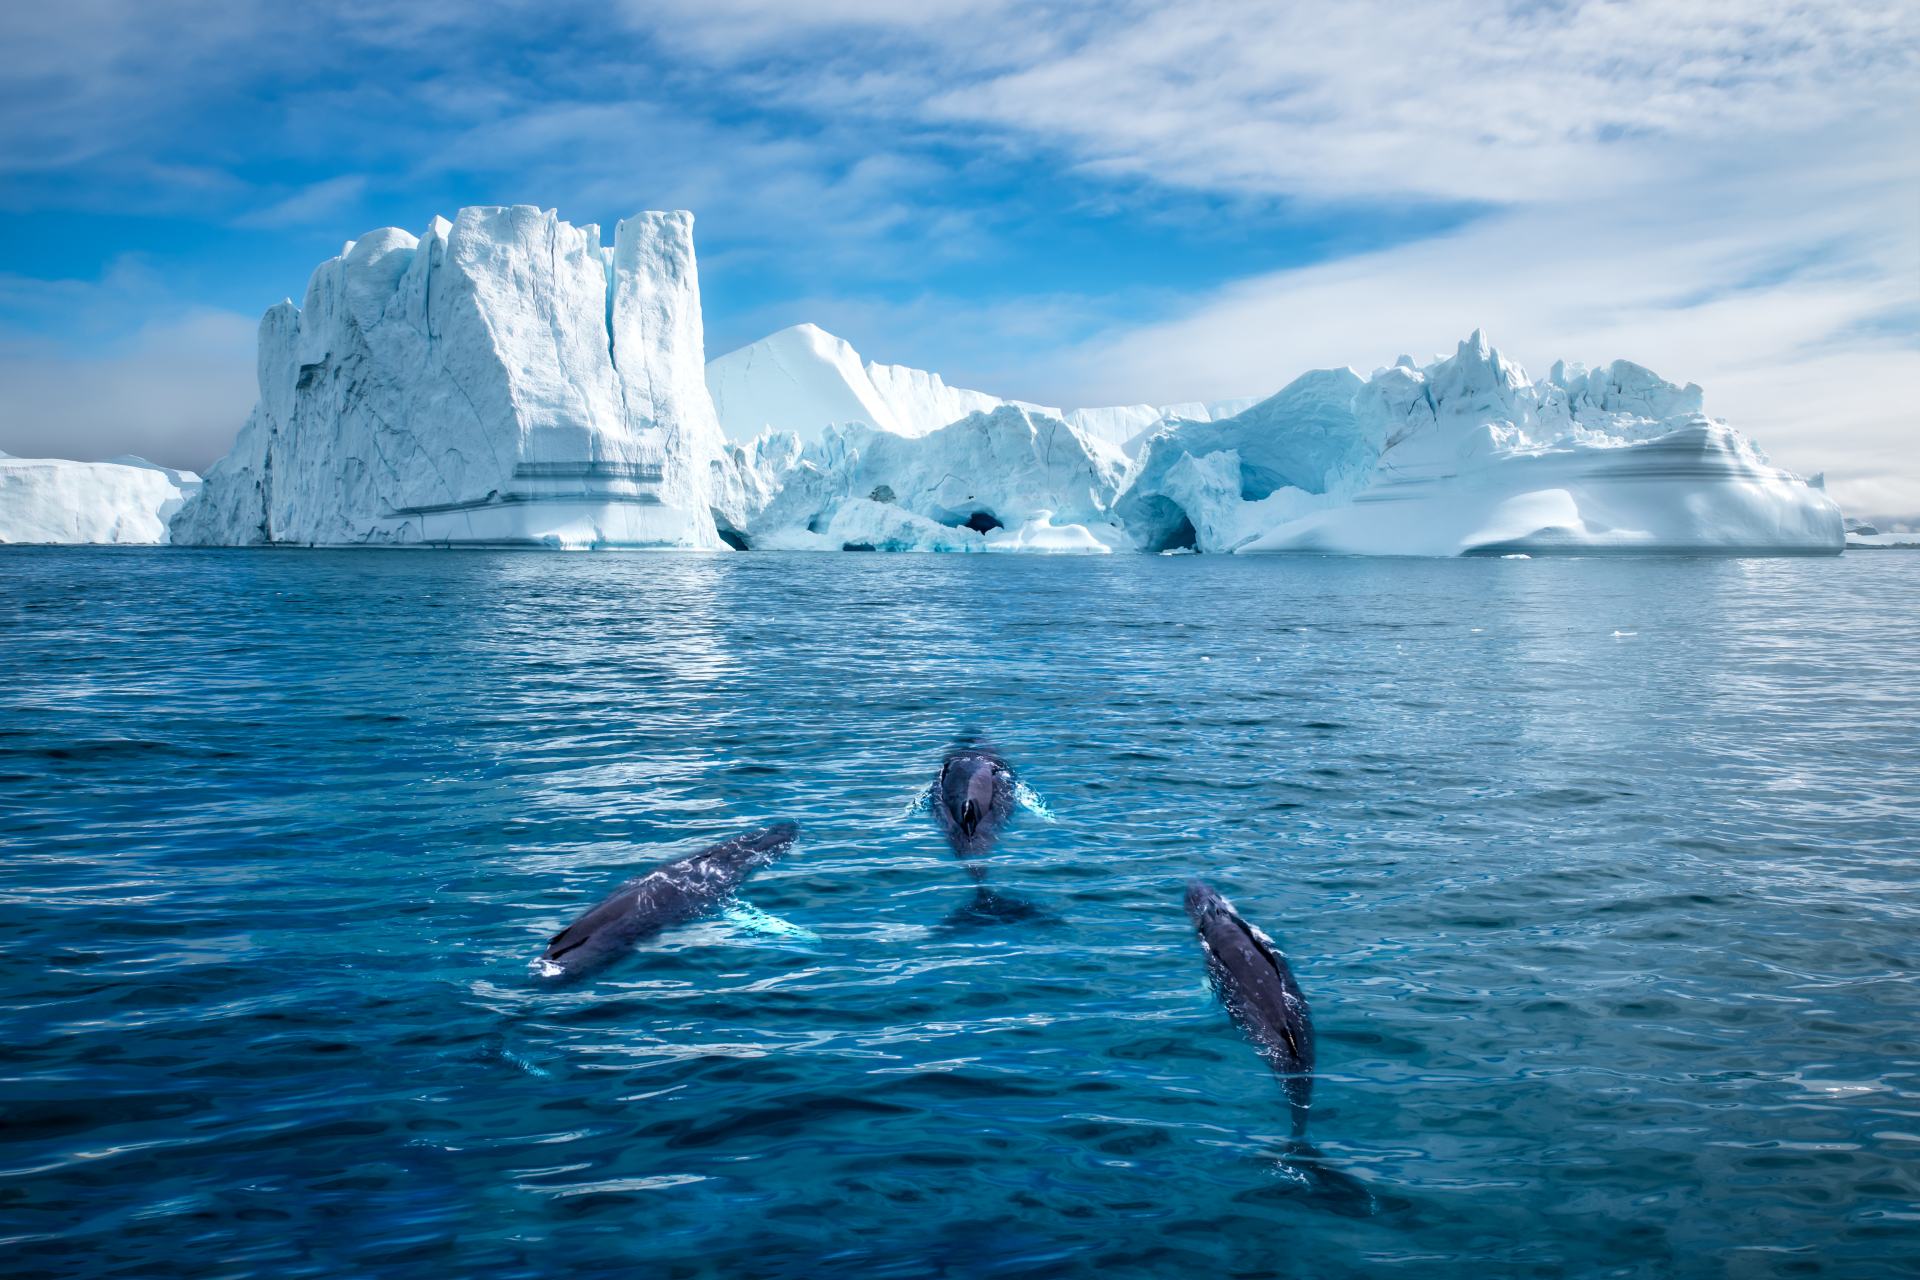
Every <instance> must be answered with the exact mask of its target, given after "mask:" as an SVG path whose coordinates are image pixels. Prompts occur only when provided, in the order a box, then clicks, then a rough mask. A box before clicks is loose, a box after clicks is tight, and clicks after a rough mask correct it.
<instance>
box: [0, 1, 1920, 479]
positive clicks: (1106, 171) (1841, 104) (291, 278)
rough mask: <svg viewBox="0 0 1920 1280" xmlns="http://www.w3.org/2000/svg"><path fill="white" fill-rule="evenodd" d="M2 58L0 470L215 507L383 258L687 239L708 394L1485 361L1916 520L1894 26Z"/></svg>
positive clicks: (688, 4) (682, 27) (341, 38)
mask: <svg viewBox="0 0 1920 1280" xmlns="http://www.w3.org/2000/svg"><path fill="white" fill-rule="evenodd" d="M0 48H5V49H7V50H8V51H9V52H8V56H7V57H6V58H5V59H4V60H0V63H3V65H0V450H3V451H6V452H9V453H14V454H18V455H22V456H63V457H80V458H101V457H110V456H114V455H117V454H122V453H128V452H132V453H139V454H142V455H144V456H147V457H149V458H152V459H154V460H156V461H160V462H164V463H167V464H170V465H176V466H188V467H193V468H196V469H199V468H204V467H205V466H206V465H207V464H208V463H210V462H211V461H212V460H213V459H214V458H215V457H217V456H219V455H220V454H221V453H223V452H224V451H225V450H226V448H227V446H228V445H229V444H230V443H231V441H232V438H233V435H234V433H235V432H236V431H237V430H238V428H239V426H240V424H241V422H242V421H243V420H244V418H245V416H246V414H247V412H248V410H249V409H250V407H251V405H252V402H253V400H254V398H255V383H254V366H253V351H254V336H255V329H256V325H257V323H258V319H259V316H260V314H261V312H263V311H264V310H265V309H266V308H267V307H268V306H270V305H272V304H273V303H275V302H277V301H279V300H280V299H282V298H286V297H292V298H294V299H296V300H298V298H299V297H300V296H301V294H302V292H303V291H304V288H305V284H306V279H307V277H308V275H309V274H310V273H311V271H312V269H313V268H314V266H315V265H317V264H318V263H319V262H321V261H322V260H324V259H325V258H327V257H329V256H331V255H332V254H335V253H337V252H339V250H340V248H341V246H342V244H343V243H344V242H345V241H347V240H349V239H353V238H355V237H357V236H359V235H361V234H363V233H364V232H366V231H368V230H371V229H373V228H375V227H380V226H386V225H397V226H402V227H406V228H408V229H410V230H413V231H415V232H418V231H419V230H420V229H421V228H423V227H424V226H425V225H426V223H427V222H428V220H429V219H430V218H432V217H433V216H434V215H436V214H449V215H450V214H451V213H452V212H453V211H454V210H456V209H457V208H459V207H461V206H463V205H470V204H508V203H524V204H535V205H540V206H542V207H546V208H555V209H558V210H559V211H560V213H561V216H563V217H565V218H567V219H568V220H569V221H572V222H576V223H581V222H597V223H600V224H601V225H602V226H603V227H608V228H610V227H611V225H612V224H613V223H614V222H616V221H617V220H619V219H620V218H622V217H625V216H627V215H629V214H632V213H634V212H636V211H638V210H641V209H647V208H687V209H691V210H693V211H694V213H695V217H696V227H695V235H696V241H697V244H698V249H699V254H700V271H701V281H702V290H703V301H704V306H705V312H706V320H707V348H708V354H709V355H710V356H713V355H719V354H721V353H722V352H724V351H727V350H730V349H732V348H734V347H736V346H739V345H742V344H744V343H747V342H750V341H752V340H754V339H755V338H758V337H761V336H763V335H765V334H767V333H769V332H772V331H773V330H776V329H779V328H782V327H785V326H787V325H790V324H796V323H799V322H802V321H812V322H814V323H817V324H819V325H821V326H823V327H825V328H827V329H829V330H831V331H833V332H835V333H837V334H839V335H841V336H842V337H845V338H846V339H848V340H849V341H850V342H852V343H853V344H854V346H855V347H856V348H858V349H859V350H860V351H861V352H862V353H863V354H864V355H866V356H867V357H868V358H870V359H877V360H882V361H886V362H888V363H898V364H910V365H916V366H919V367H922V368H930V369H935V370H938V371H939V372H940V373H941V374H942V375H943V376H945V377H946V378H947V380H948V381H949V382H951V383H954V384H956V385H961V386H969V387H975V388H978V389H981V390H985V391H989V392H992V393H994V394H997V395H1003V396H1009V397H1017V398H1020V399H1025V400H1031V401H1036V402H1039V403H1043V404H1066V405H1091V404H1113V403H1131V402H1140V401H1146V402H1172V401H1181V400H1195V399H1218V398H1225V397H1230V396H1243V395H1264V394H1267V393H1270V392H1272V391H1274V390H1277V389H1278V388H1279V387H1280V386H1282V385H1284V384H1285V383H1286V382H1288V381H1289V380H1291V379H1292V378H1293V377H1295V376H1296V375H1298V374H1299V373H1301V372H1303V371H1305V370H1307V369H1309V368H1315V367H1327V366H1334V365H1352V366H1353V367H1355V368H1357V369H1359V370H1360V371H1361V372H1362V373H1365V372H1367V371H1369V370H1371V369H1373V368H1375V367H1378V366H1380V365H1384V364H1389V363H1391V362H1392V361H1393V360H1394V359H1395V358H1396V357H1397V356H1399V355H1400V354H1402V353H1407V354H1411V355H1413V356H1415V357H1416V358H1417V359H1421V360H1423V361H1424V360H1425V359H1427V358H1430V357H1432V356H1433V355H1436V354H1439V353H1442V352H1449V351H1451V350H1452V349H1453V347H1454V345H1455V344H1456V343H1457V342H1458V341H1459V340H1460V339H1461V338H1463V337H1465V336H1466V335H1467V334H1468V333H1470V332H1471V331H1472V330H1473V329H1475V328H1484V329H1485V330H1486V332H1487V333H1488V335H1489V337H1490V338H1491V340H1492V341H1493V342H1494V344H1495V345H1496V346H1497V347H1499V348H1500V349H1501V350H1502V352H1503V353H1504V354H1506V355H1508V356H1509V357H1510V358H1514V359H1517V360H1518V361H1519V362H1520V363H1522V364H1523V365H1525V366H1526V367H1527V368H1528V370H1529V371H1530V372H1532V373H1533V374H1535V375H1536V376H1538V375H1539V374H1542V373H1544V372H1545V371H1546V369H1547V368H1548V367H1550V366H1551V364H1552V362H1553V361H1554V360H1556V359H1560V358H1566V359H1568V360H1577V361H1584V362H1586V363H1588V364H1598V363H1603V362H1605V361H1608V360H1612V359H1615V358H1626V359H1631V360H1634V361H1636V362H1638V363H1640V364H1644V365H1647V366H1649V367H1651V368H1653V369H1654V370H1656V371H1658V372H1659V373H1661V374H1662V375H1663V376H1666V377H1668V378H1670V379H1673V380H1674V381H1678V382H1697V383H1700V384H1701V385H1702V386H1703V387H1705V388H1706V396H1707V409H1708V411H1709V412H1710V413H1712V414H1714V415H1715V416H1718V417H1723V418H1726V419H1727V420H1728V421H1730V422H1731V423H1732V424H1733V425H1734V426H1736V427H1738V428H1740V429H1742V430H1744V431H1746V432H1747V433H1748V434H1750V435H1752V436H1753V437H1754V438H1755V439H1757V440H1758V441H1759V443H1760V444H1761V446H1762V447H1763V448H1764V449H1765V450H1766V451H1767V452H1768V453H1770V454H1771V455H1772V456H1773V458H1774V459H1775V460H1776V461H1777V462H1779V463H1781V464H1782V465H1785V466H1788V467H1790V468H1792V469H1794V470H1797V471H1800V472H1802V473H1809V474H1810V473H1814V472H1824V473H1825V474H1826V476H1827V478H1828V481H1827V482H1828V486H1829V490H1830V492H1832V493H1833V494H1834V496H1835V497H1836V498H1837V499H1839V501H1840V502H1841V504H1842V506H1843V507H1844V508H1845V509H1846V510H1847V511H1848V512H1849V514H1858V515H1863V516H1873V515H1879V516H1909V515H1913V514H1915V513H1920V6H1916V5H1914V4H1911V3H1884V4H1883V3H1876V2H1872V0H1867V2H1861V3H1825V2H1816V3H1776V2H1774V0H1748V2H1746V3H1732V2H1725V0H1660V2H1657V3H1656V2H1651V0H1616V2H1612V3H1581V2H1579V0H1568V2H1565V3H1551V2H1549V3H1531V4H1517V5H1506V6H1503V5H1500V4H1497V3H1486V2H1480V3H1472V2H1464V0H1432V2H1430V3H1424V4H1418V5H1408V4H1405V3H1378V2H1375V0H1352V2H1350V3H1344V4H1340V5H1327V4H1322V3H1310V4H1294V3H1278V2H1271V0H1188V2H1186V3H1163V2H1161V0H1115V2H1111V3H1104V4H1093V3H1082V2H1078V0H1023V2H1020V3H1015V2H1012V0H917V2H916V3H912V4H904V3H899V2H898V0H812V2H811V3H796V2H794V0H780V2H775V0H651V2H647V3H642V2H640V0H594V2H593V3H591V4H576V3H574V2H573V0H539V2H537V3H536V2H534V0H466V3H463V4H457V5H400V4H376V3H372V2H371V0H307V2H306V3H303V4H300V5H287V4H282V3H256V2H255V0H168V3H166V4H163V5H156V4H153V3H151V2H150V0H63V3H61V4H59V5H33V4H19V5H8V6H4V8H3V9H0Z"/></svg>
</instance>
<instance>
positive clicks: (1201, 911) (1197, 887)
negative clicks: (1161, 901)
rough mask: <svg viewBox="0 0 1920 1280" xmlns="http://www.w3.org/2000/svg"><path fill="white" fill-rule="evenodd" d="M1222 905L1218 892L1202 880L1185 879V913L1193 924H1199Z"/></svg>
mask: <svg viewBox="0 0 1920 1280" xmlns="http://www.w3.org/2000/svg"><path fill="white" fill-rule="evenodd" d="M1221 905H1222V899H1221V897H1220V895H1219V894H1217V893H1215V892H1214V891H1213V889H1212V888H1211V887H1210V886H1209V885H1208V884H1207V883H1206V882H1205V881H1203V880H1189V881H1187V915H1188V917H1189V918H1191V919H1192V921H1193V923H1194V924H1195V925H1198V924H1200V923H1201V922H1202V921H1204V920H1205V919H1206V918H1207V917H1208V916H1210V915H1212V914H1213V913H1214V912H1215V911H1217V910H1218V909H1219V908H1220V906H1221Z"/></svg>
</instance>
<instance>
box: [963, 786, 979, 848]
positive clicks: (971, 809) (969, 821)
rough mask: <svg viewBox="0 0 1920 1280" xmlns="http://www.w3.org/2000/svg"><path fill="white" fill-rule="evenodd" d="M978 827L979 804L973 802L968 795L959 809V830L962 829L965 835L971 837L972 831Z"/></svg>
mask: <svg viewBox="0 0 1920 1280" xmlns="http://www.w3.org/2000/svg"><path fill="white" fill-rule="evenodd" d="M979 829H980V806H979V805H977V804H975V803H974V802H973V797H972V796H968V797H967V802H966V804H965V805H963V806H961V809H960V830H962V831H964V832H965V833H966V834H967V837H968V838H969V839H971V838H972V837H973V833H974V832H975V831H978V830H979Z"/></svg>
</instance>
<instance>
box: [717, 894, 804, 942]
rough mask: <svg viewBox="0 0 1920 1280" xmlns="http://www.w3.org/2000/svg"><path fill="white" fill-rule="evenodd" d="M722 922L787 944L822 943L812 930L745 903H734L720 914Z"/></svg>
mask: <svg viewBox="0 0 1920 1280" xmlns="http://www.w3.org/2000/svg"><path fill="white" fill-rule="evenodd" d="M720 919H721V922H722V923H724V924H727V925H730V926H731V927H733V928H735V929H739V930H741V931H743V932H745V933H751V934H754V935H756V936H758V937H762V938H779V939H782V940H784V941H787V942H800V943H807V944H809V945H810V944H813V943H816V942H819V941H820V935H819V934H817V933H815V932H814V931H813V930H811V929H803V928H801V927H800V926H799V925H797V924H795V923H793V922H792V921H791V920H782V919H781V918H780V917H779V916H775V915H768V914H767V913H766V912H764V911H762V910H760V908H758V907H756V906H753V905H751V904H749V903H745V902H733V903H730V904H728V906H727V908H726V909H725V910H724V911H722V912H721V913H720Z"/></svg>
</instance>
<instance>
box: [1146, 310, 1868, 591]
mask: <svg viewBox="0 0 1920 1280" xmlns="http://www.w3.org/2000/svg"><path fill="white" fill-rule="evenodd" d="M1116 514H1117V515H1118V516H1119V517H1120V518H1121V520H1122V521H1123V523H1125V524H1126V526H1127V527H1128V529H1129V530H1130V531H1131V532H1133V533H1134V535H1135V537H1136V539H1137V541H1138V542H1139V543H1140V545H1142V546H1143V547H1144V548H1146V549H1149V550H1163V549H1173V548H1176V547H1179V546H1183V545H1191V546H1194V547H1195V548H1196V549H1198V550H1200V551H1214V552H1222V551H1236V552H1278V551H1313V552H1325V553H1339V554H1350V555H1419V556H1451V555H1510V554H1520V553H1530V554H1534V555H1538V554H1542V553H1551V552H1561V553H1581V554H1593V553H1607V552H1694V553H1699V552H1709V553H1722V554H1770V555H1780V554H1811V555H1826V554H1833V553H1836V552H1838V551H1839V550H1840V549H1841V545H1842V541H1843V537H1844V535H1843V531H1842V524H1841V516H1840V511H1839V508H1838V507H1836V506H1835V505H1834V503H1833V501H1832V500H1831V499H1829V498H1828V497H1827V495H1826V493H1825V492H1824V490H1823V489H1821V488H1819V487H1816V486H1814V485H1811V484H1809V483H1808V482H1807V481H1805V480H1803V479H1801V478H1800V477H1798V476H1796V475H1793V474H1792V473H1790V472H1787V471H1784V470H1781V469H1780V468H1777V467H1775V466H1773V465H1772V464H1771V463H1770V462H1769V461H1768V460H1767V458H1766V456H1765V455H1764V454H1762V453H1761V452H1760V450H1759V449H1758V448H1757V447H1755V446H1754V444H1753V443H1752V442H1751V441H1749V440H1748V439H1746V437H1744V436H1742V435H1740V434H1739V433H1738V432H1736V431H1734V430H1732V429H1731V428H1729V427H1728V426H1727V425H1726V424H1725V423H1723V422H1719V421H1717V420H1715V419H1712V418H1709V417H1707V416H1706V414H1705V412H1704V411H1703V396H1702V392H1701V389H1700V388H1699V387H1698V386H1695V385H1692V384H1688V385H1686V386H1678V385H1675V384H1673V383H1670V382H1666V381H1664V380H1663V379H1661V378H1659V377H1658V376H1656V375H1655V374H1653V373H1652V372H1650V371H1649V370H1647V369H1644V368H1642V367H1641V366H1639V365H1636V364H1632V363H1630V362H1628V361H1624V360H1622V361H1615V362H1614V363H1613V364H1610V365H1607V366H1605V367H1603V368H1600V369H1595V370H1592V371H1589V370H1587V369H1585V368H1583V367H1581V366H1577V365H1567V364H1565V363H1560V364H1556V365H1555V366H1554V367H1553V371H1552V373H1551V374H1550V375H1549V376H1548V377H1546V378H1543V379H1541V380H1540V381H1538V382H1530V381H1529V380H1528V379H1527V377H1526V374H1525V372H1524V371H1523V370H1521V369H1520V368H1519V366H1517V365H1514V364H1512V363H1511V362H1509V361H1507V360H1505V359H1503V358H1502V357H1501V356H1500V354H1499V352H1498V351H1496V350H1494V349H1493V348H1492V347H1491V346H1490V345H1489V344H1488V343H1487V341H1486V338H1485V336H1484V335H1483V334H1481V333H1479V332H1477V331H1476V332H1475V333H1474V334H1473V335H1472V336H1471V337H1470V338H1468V339H1467V340H1466V341H1465V342H1462V343H1461V344H1460V345H1459V347H1458V349H1457V350H1456V351H1455V352H1454V354H1453V355H1452V356H1449V357H1446V358H1444V359H1439V360H1435V361H1433V362H1431V363H1429V364H1427V365H1425V366H1416V365H1415V364H1414V362H1413V360H1412V359H1410V358H1407V357H1402V358H1401V359H1400V360H1399V361H1398V362H1397V363H1396V364H1395V365H1394V366H1393V367H1391V368H1388V369H1382V370H1378V371H1376V372H1375V373H1374V374H1373V375H1372V376H1371V377H1369V378H1365V379H1362V378H1361V377H1360V376H1359V375H1358V374H1357V373H1355V372H1353V371H1352V370H1345V369H1342V370H1321V371H1317V372H1314V373H1309V374H1306V375H1304V376H1303V377H1301V378H1298V379H1296V380H1295V381H1294V382H1292V383H1290V384H1288V386H1287V387H1285V388H1283V389H1282V390H1281V391H1280V392H1279V393H1278V394H1276V395H1275V396H1273V397H1271V398H1269V399H1267V400H1264V401H1261V402H1260V403H1259V404H1256V405H1254V406H1253V407H1252V408H1250V409H1248V410H1246V411H1245V412H1244V413H1241V414H1239V415H1237V416H1236V417H1232V418H1228V419H1225V420H1223V421H1219V422H1213V423H1188V422H1175V423H1171V424H1169V425H1168V426H1166V427H1165V428H1163V429H1162V430H1161V431H1160V432H1159V433H1157V434H1156V435H1154V436H1153V437H1152V438H1151V439H1149V440H1148V441H1147V442H1146V444H1145V446H1144V448H1143V449H1142V452H1141V461H1140V465H1139V466H1138V468H1137V469H1136V471H1135V473H1134V475H1133V477H1132V480H1131V482H1130V484H1129V486H1128V488H1127V491H1126V493H1124V494H1123V495H1122V496H1121V498H1120V499H1119V501H1118V502H1117V503H1116Z"/></svg>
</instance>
